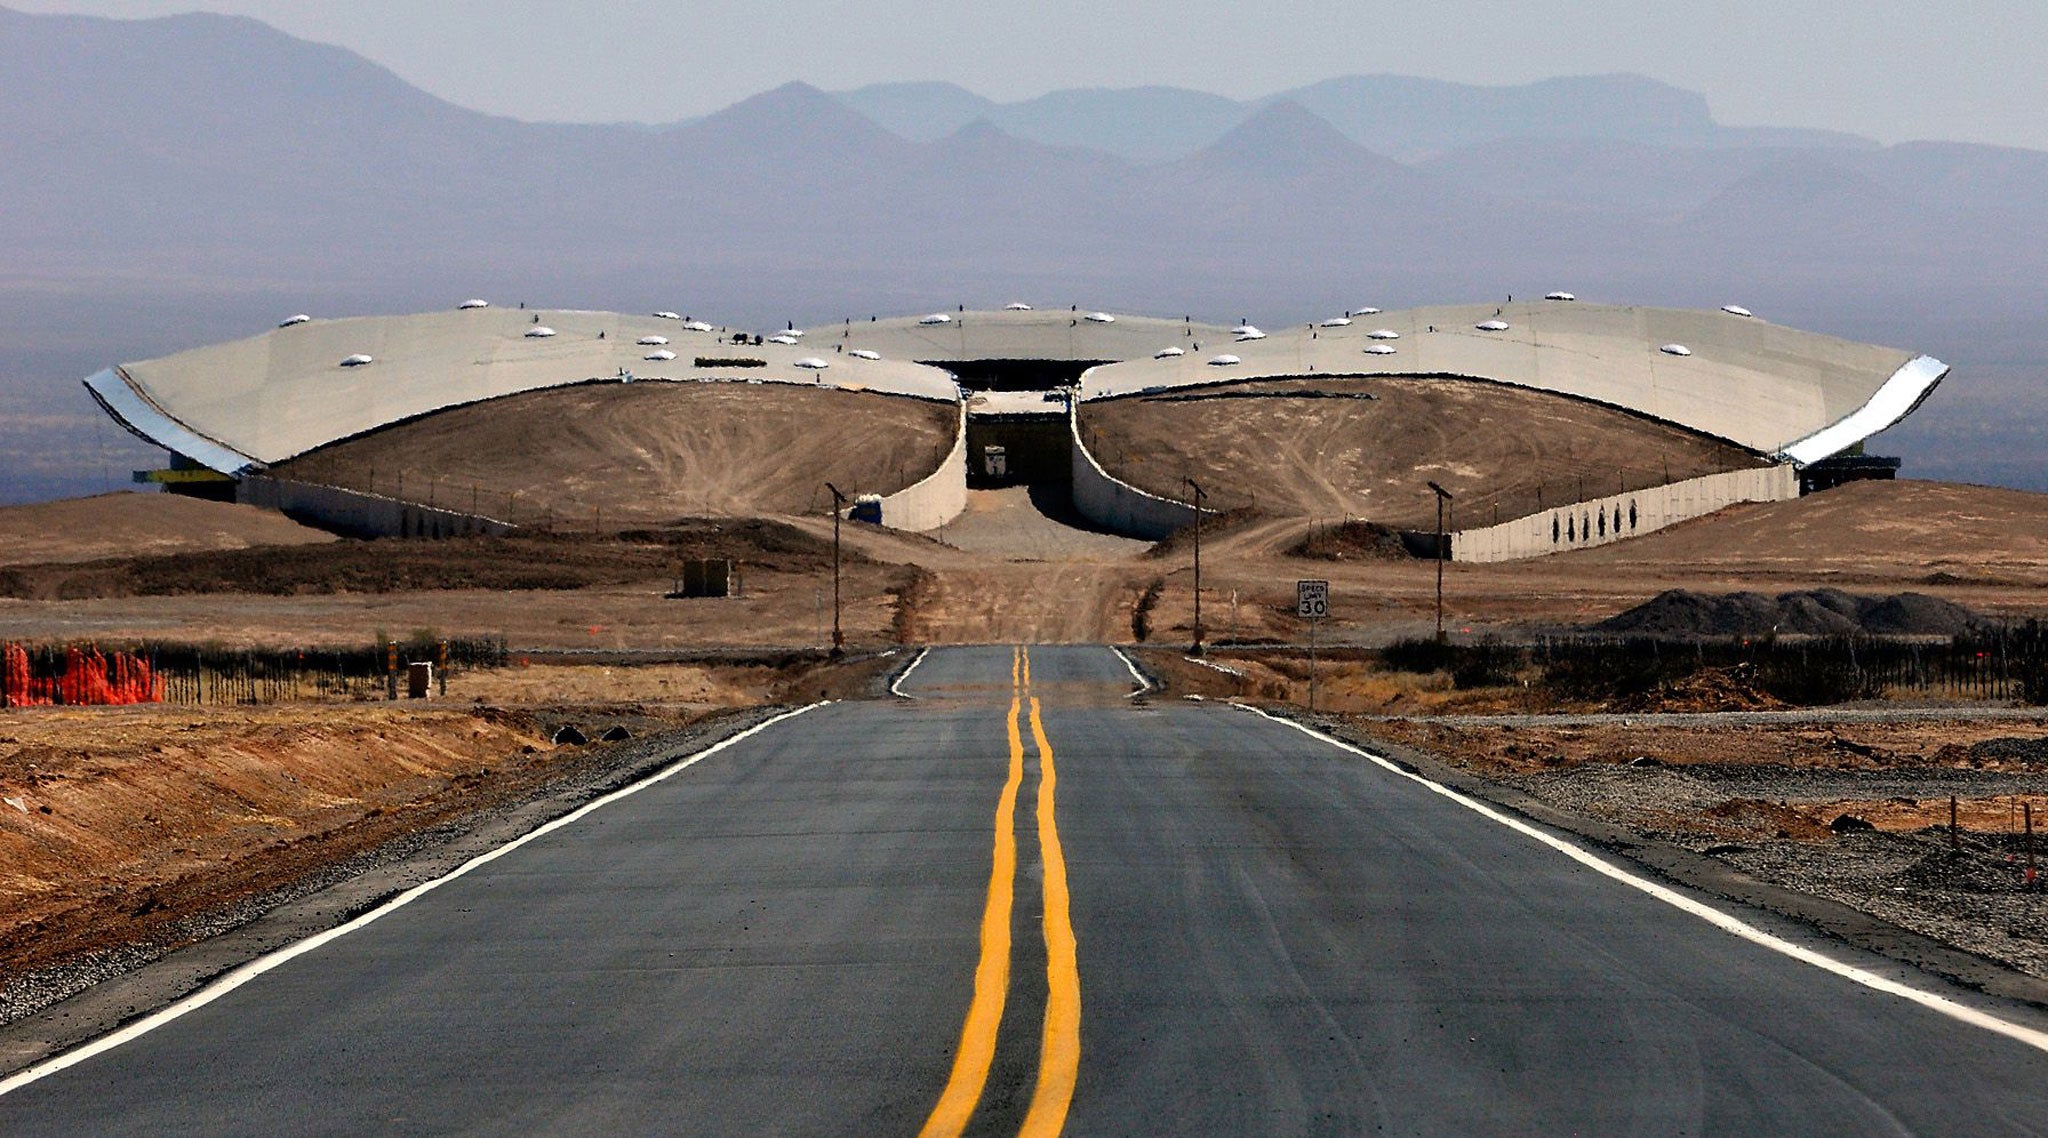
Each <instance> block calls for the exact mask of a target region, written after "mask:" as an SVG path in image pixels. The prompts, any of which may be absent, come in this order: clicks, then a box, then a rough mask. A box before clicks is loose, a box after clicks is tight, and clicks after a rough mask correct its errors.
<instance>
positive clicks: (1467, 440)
mask: <svg viewBox="0 0 2048 1138" xmlns="http://www.w3.org/2000/svg"><path fill="white" fill-rule="evenodd" d="M1308 391H1326V392H1331V393H1336V394H1350V395H1369V396H1371V398H1369V399H1357V398H1352V399H1304V398H1299V397H1298V396H1299V395H1300V394H1302V393H1305V392H1308ZM1260 393H1265V394H1268V395H1270V396H1271V397H1270V398H1223V397H1221V396H1224V395H1235V396H1244V395H1256V394H1260ZM1214 395H1215V396H1216V397H1212V398H1206V399H1202V398H1190V397H1188V396H1187V395H1173V396H1152V397H1134V398H1127V399H1114V400H1103V401H1098V402H1094V403H1088V404H1085V405H1083V407H1082V410H1081V421H1082V426H1083V430H1084V437H1085V438H1086V439H1087V440H1088V444H1089V447H1090V449H1091V450H1092V451H1093V452H1094V453H1095V457H1096V458H1097V459H1098V460H1099V461H1101V462H1102V464H1103V465H1104V467H1105V468H1107V469H1108V470H1109V472H1110V473H1112V474H1114V475H1116V476H1117V477H1119V478H1122V479H1124V480H1126V481H1128V482H1131V483H1132V484H1133V485H1136V486H1138V487H1140V488H1141V489H1144V490H1147V491H1149V492H1151V493H1154V494H1159V495H1161V496H1163V497H1169V498H1177V497H1179V496H1180V495H1181V494H1182V493H1184V492H1185V488H1184V485H1183V482H1182V480H1183V479H1185V478H1189V477H1192V478H1194V479H1196V480H1197V481H1199V482H1200V483H1202V485H1203V486H1204V488H1205V489H1207V490H1208V492H1209V494H1210V496H1211V505H1213V506H1216V507H1218V508H1221V509H1226V510H1229V509H1238V508H1243V507H1252V508H1256V509H1258V510H1260V511H1262V512H1264V513H1266V514H1270V515H1289V516H1298V517H1326V518H1336V517H1357V518H1367V519H1371V520H1373V521H1377V522H1381V523H1384V524H1386V525H1391V526H1396V527H1404V528H1421V527H1425V526H1431V525H1434V524H1435V520H1436V513H1435V511H1436V499H1435V497H1434V496H1433V495H1432V494H1431V492H1430V490H1429V486H1428V483H1429V482H1430V481H1432V480H1434V481H1436V482H1437V483H1439V484H1441V485H1443V486H1444V487H1445V488H1447V489H1449V490H1450V491H1451V492H1452V493H1454V494H1456V495H1457V496H1458V503H1457V505H1458V511H1457V516H1458V518H1459V520H1460V521H1461V522H1463V523H1464V524H1468V525H1470V524H1486V523H1490V522H1492V521H1496V520H1506V519H1508V518H1512V517H1518V516H1521V515H1523V514H1528V513H1532V512H1534V511H1535V510H1537V509H1540V508H1541V506H1542V503H1544V502H1547V503H1549V504H1550V505H1557V504H1558V503H1560V502H1569V501H1578V500H1580V499H1583V498H1586V497H1597V496H1599V495H1602V494H1613V493H1617V492H1619V491H1621V490H1622V489H1624V488H1625V487H1638V488H1640V487H1643V486H1648V485H1656V484H1660V483H1664V482H1670V481H1675V480H1678V479H1683V478H1692V477H1696V476H1698V475H1701V474H1712V473H1717V472H1719V471H1724V470H1736V469H1741V468H1744V467H1750V466H1756V465H1758V464H1759V463H1760V461H1761V460H1759V459H1758V458H1757V457H1756V456H1755V455H1753V454H1750V453H1749V452H1747V451H1744V450H1742V449H1741V448H1739V447H1734V446H1731V445H1729V444H1727V443H1724V442H1721V441H1719V440H1716V439H1711V438H1708V437H1707V436H1705V435H1700V434H1696V433H1694V432H1690V431H1685V430H1681V429H1679V428H1677V427H1673V426H1670V425H1668V424H1663V423H1657V422H1653V421H1651V420H1648V419H1644V418H1641V417H1638V416H1634V415H1629V414H1627V413H1625V412H1622V411H1618V410H1615V409H1613V408H1610V407H1602V406H1599V405H1597V404H1592V403H1587V402H1584V401H1581V400H1574V399H1567V398H1563V397H1560V396H1556V395H1549V394H1545V393H1541V392H1535V391H1527V390H1523V389H1520V388H1514V387H1508V386H1505V385H1502V384H1492V383H1481V382H1476V381H1471V380H1455V379H1402V378H1393V379H1387V378H1375V379H1336V378H1330V379H1303V380H1278V381H1266V382H1256V383H1246V384H1233V385H1231V386H1229V387H1227V388H1222V389H1218V390H1217V391H1216V392H1215V393H1214ZM1496 513H1497V514H1498V517H1497V518H1496V517H1495V514H1496Z"/></svg>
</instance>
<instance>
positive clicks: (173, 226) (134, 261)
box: [0, 8, 2048, 499]
mask: <svg viewBox="0 0 2048 1138" xmlns="http://www.w3.org/2000/svg"><path fill="white" fill-rule="evenodd" d="M0 158H4V161H0V250H5V251H6V255H5V257H4V258H0V499H4V498H7V497H10V496H13V497H20V496H22V494H23V493H24V491H22V490H21V489H20V488H19V486H18V485H17V486H15V487H10V486H8V485H6V484H5V483H6V481H7V479H8V477H9V475H8V471H9V469H10V464H9V455H10V451H9V447H10V446H11V447H15V448H16V450H15V451H14V452H13V453H14V454H15V455H16V456H17V457H19V456H20V455H23V454H26V453H27V451H25V450H23V449H21V448H41V449H39V450H37V462H38V463H41V464H43V465H45V466H47V464H48V463H49V461H50V456H49V454H48V453H46V452H47V450H48V446H49V440H50V439H52V438H54V437H56V436H55V435H53V434H52V433H51V432H52V428H51V426H50V422H49V420H50V414H51V412H52V411H53V410H58V411H61V412H62V414H61V415H59V416H58V417H59V418H62V417H63V415H70V414H72V413H73V412H74V411H75V412H76V413H77V415H78V421H79V422H80V423H87V422H91V421H92V415H93V414H94V413H93V412H91V411H90V409H89V408H85V407H81V406H79V403H80V400H81V398H82V397H80V396H78V395H76V394H75V384H76V380H77V378H78V377H79V376H80V375H82V374H84V373H85V372H87V371H90V370H92V369H93V368H94V367H97V366H100V365H102V364H105V363H109V362H113V361H115V360H118V359H131V358H138V357H142V356H148V355H155V354H161V353H163V352H167V351H171V350H175V349H177V348H181V347H186V346H191V345H195V344H199V343H205V342H208V341H211V340H216V339H221V338H225V337H228V336H233V335H242V334H246V333H248V332H251V331H254V330H256V329H257V328H260V327H263V326H266V324H267V322H269V321H270V320H272V319H274V318H275V317H276V316H278V315H281V314H283V313H286V312H291V311H302V310H303V311H314V312H320V313H323V314H331V313H342V312H352V311H394V310H408V309H416V308H423V307H437V306H441V305H445V304H447V303H450V302H451V299H454V300H459V299H461V298H462V297H466V296H470V295H481V296H487V297H491V298H493V299H496V300H499V301H501V302H513V301H519V300H529V301H532V302H534V303H536V304H549V305H561V304H573V305H577V306H588V307H616V308H626V309H651V308H673V309H677V310H683V309H689V310H691V311H692V312H693V313H702V314H705V315H709V316H713V317H716V318H718V319H721V320H725V321H736V322H741V323H753V324H756V325H760V326H764V327H765V326H770V325H779V324H780V323H781V322H782V321H783V320H785V319H794V320H799V321H804V322H812V321H817V320H824V319H834V318H837V317H839V316H842V315H849V314H852V313H854V312H860V313H869V312H893V311H909V310H915V309H919V308H925V307H940V306H948V307H949V306H951V305H952V304H953V303H956V302H968V303H1000V302H1003V301H1006V300H1009V299H1012V298H1016V297H1023V298H1027V299H1032V300H1036V301H1039V302H1042V303H1060V304H1065V303H1083V304H1090V305H1095V306H1100V305H1105V304H1107V305H1120V306H1125V307H1129V308H1132V309H1137V310H1148V311H1154V312H1161V313H1169V314H1183V313H1186V314H1192V315H1196V316H1197V317H1198V318H1200V317H1208V318H1213V319H1225V320H1232V321H1234V320H1235V319H1236V318H1239V317H1252V318H1255V319H1257V320H1258V321H1260V322H1262V323H1269V324H1285V323H1288V322H1290V321H1299V320H1307V319H1311V318H1315V317H1319V316H1324V315H1328V314H1330V313H1332V312H1335V311H1337V310H1338V309H1341V308H1344V307H1355V306H1358V305H1362V304H1374V305H1379V306H1382V307H1392V306H1395V305H1403V304H1410V303H1419V302H1428V301H1439V300H1451V299H1470V298H1475V297H1485V296H1492V295H1496V294H1499V295H1503V296H1504V295H1506V294H1508V293H1511V292H1512V293H1540V292H1542V291H1545V290H1547V289H1551V288H1570V289H1573V290H1574V291H1576V292H1578V293H1580V294H1581V295H1583V296H1587V297H1589V298H1593V297H1597V298H1600V299H1606V300H1622V301H1640V302H1644V303H1675V304H1691V305H1708V304H1721V303H1727V302H1731V301H1739V302H1741V303H1744V304H1748V305H1750V306H1751V307H1753V308H1756V309H1757V310H1758V311H1759V312H1760V313H1763V314H1765V315H1767V316H1770V317H1772V318H1775V319H1780V320H1782V321H1784V322H1786V323H1793V324H1798V325H1801V326H1804V327H1810V328H1815V329H1817V330H1822V331H1831V332H1836V333H1838V334H1842V335H1847V336H1852V337H1855V338H1858V339H1867V340H1873V341H1876V342H1881V343H1891V344H1897V345H1900V346H1905V347H1913V348H1918V349H1921V350H1925V351H1930V352H1933V353H1935V354H1937V355H1941V356H1943V358H1945V359H1948V360H1950V362H1952V363H1954V364H1956V365H1957V373H1956V378H1955V379H1954V380H1952V381H1951V384H1950V385H1949V387H1947V388H1945V389H1944V390H1943V392H1942V393H1941V394H1939V395H1937V397H1936V400H1935V401H1934V402H1933V403H1931V404H1930V405H1929V407H1928V408H1927V409H1925V410H1923V411H1922V412H1921V414H1920V415H1918V416H1916V418H1915V420H1914V421H1913V422H1912V423H1910V424H1909V425H1908V426H1907V427H1905V428H1902V429H1901V430H1900V431H1898V432H1894V435H1893V436H1892V437H1891V438H1888V439H1885V440H1880V442H1881V443H1886V442H1893V441H1896V442H1897V443H1898V444H1899V445H1897V446H1895V447H1894V449H1896V450H1901V451H1905V452H1907V456H1908V458H1909V462H1910V463H1911V465H1910V466H1909V470H1918V471H1920V472H1922V473H1946V474H1951V475H1955V474H1961V475H1971V476H1976V477H1981V478H1985V479H1988V480H1996V481H2005V482H2010V483H2014V484H2021V485H2035V486H2039V487H2041V488H2048V468H2044V465H2043V459H2042V457H2041V456H2042V454H2043V453H2044V452H2048V447H2043V446H2041V445H2040V444H2041V443H2042V441H2043V440H2042V437H2041V435H2040V434H2039V432H2038V429H2036V428H2032V427H2030V426H2027V424H2028V423H2030V422H2038V421H2041V420H2042V419H2044V418H2048V414H2044V412H2048V396H2044V395H2042V393H2041V386H2042V385H2041V383H2040V379H2039V377H2040V376H2041V375H2042V374H2043V373H2044V372H2048V363H2044V361H2048V349H2044V347H2043V345H2042V335H2041V332H2040V330H2039V329H2038V328H2036V327H2035V325H2034V322H2035V320H2036V319H2037V317H2038V313H2039V308H2040V302H2039V300H2038V298H2037V296H2036V295H2035V293H2036V290H2037V289H2038V288H2039V285H2038V283H2037V282H2039V281H2041V280H2042V279H2044V274H2048V154H2044V153H2041V152H2034V151H2023V150H2011V149H2000V148H1995V147H1986V146H1976V145H1965V144H1957V143H1941V142H1925V143H1911V144H1905V145H1898V146H1890V147H1881V146H1879V145H1877V144H1876V143H1874V142H1872V141H1870V140H1868V139H1861V138H1856V137H1853V136H1849V135H1842V134H1834V133H1829V132H1821V131H1805V130H1780V129H1775V128H1759V127H1726V126H1722V125H1719V124H1717V123H1716V122H1714V120H1713V117H1712V115H1711V114H1710V112H1709V109H1708V107H1707V104H1706V101H1705V100H1704V99H1703V98H1701V97H1700V96H1699V95H1696V94H1693V93H1691V92H1686V91H1682V90H1678V89H1676V88H1672V87H1669V86H1666V85H1663V84H1660V83H1656V82H1654V81H1651V80H1648V79H1643V78H1639V77H1635V76H1626V75H1621V76H1599V77H1589V78H1567V79H1556V80H1549V81H1545V82H1541V83H1533V84H1528V85H1526V86H1520V87H1501V88H1486V87H1472V86H1465V85H1460V84H1451V83H1442V82H1437V81H1432V80H1421V79H1411V78H1404V77H1399V76H1359V77H1352V78H1344V79H1333V80H1329V81H1327V82H1323V83H1317V84H1314V85H1311V86H1308V87H1303V88H1299V89H1296V90H1293V91H1285V92H1278V93H1276V94H1274V95H1272V96H1270V97H1267V98H1262V99H1255V100H1249V101H1244V102H1239V101H1235V100H1231V99H1226V98H1223V97H1221V96H1216V95H1209V94H1204V93H1201V92H1195V91H1185V90H1178V89H1171V88H1135V89H1127V90H1085V91H1062V92H1054V93H1052V94H1049V95H1045V96H1042V97H1040V98H1037V99H1032V100H1028V101H1025V102H1019V103H996V102H992V101H990V100H987V99H984V98H981V97H980V96H978V95H975V94H973V93H972V92H969V91H966V90H964V89H962V88H959V87H956V86H952V85H950V84H937V83H919V84H887V85H882V86H876V87H866V88H862V89H860V90H856V91H848V92H841V93H838V94H828V93H826V92H823V91H820V90H818V89H816V88H813V87H810V86H807V85H804V84H800V83H792V84H789V85H787V86H784V87H781V88H777V89H776V90H773V91H769V92H766V93H763V94H760V95H756V96H754V97H752V98H749V99H746V100H742V101H741V102H739V103H736V104H734V105H733V106H731V107H728V108H726V109H724V110H722V111H719V112H717V113H715V114H712V115H708V116H705V117H703V118H700V119H696V120H692V121H689V122H684V123H677V124H671V125H667V126H660V127H643V126H620V125H562V124H537V123H526V122H520V121H516V120H512V119H507V118H502V117H495V116H490V115H485V114H480V113H477V112H473V111H469V110H466V109H463V108H461V107H457V106H454V105H452V104H449V103H447V102H445V101H442V100H439V99H437V98H434V97H433V96H430V95H428V94H426V93H424V92H422V91H419V90H418V89H416V88H413V87H411V86H409V85H407V84H406V83H404V82H403V81H401V80H400V79H398V78H397V77H396V76H394V75H392V74H390V73H389V72H388V71H386V70H384V69H383V68H381V67H378V66H377V65H375V64H372V63H370V62H369V61H367V60H364V59H363V58H361V57H359V56H356V55H353V54H351V53H349V52H347V51H344V50H341V49H338V48H333V47H328V46H322V45H317V44H311V43H307V42H304V41H301V40H296V39H293V38H291V37H289V36H286V35H284V34H283V33H280V32H278V31H276V30H274V29H271V28H269V27H267V26H265V25H263V24H260V23H257V22H255V21H252V20H248V19H242V18H235V17H223V16H211V15H187V16H175V17H169V18H164V19H155V20H141V21H113V20H103V19H95V18H88V17H73V16H42V15H28V14H24V13H19V12H14V11H11V10H8V9H5V8H0ZM1973 385H1974V386H1973ZM1958 392H1961V394H1960V395H1958V394H1957V393H1958ZM1973 400H1974V401H1973ZM2030 401H2031V402H2030ZM1944 408H1949V409H1951V410H1953V409H1958V408H1960V409H1963V410H1962V411H1961V412H1958V413H1956V414H1950V413H1949V412H1948V411H1945V410H1944ZM10 414H12V415H14V416H15V417H16V419H17V421H19V420H22V419H25V418H26V417H28V416H32V415H34V416H41V417H40V418H39V419H38V420H37V422H38V423H39V424H40V425H39V426H38V427H36V428H35V430H34V431H30V432H27V433H24V432H23V430H22V429H16V430H15V432H14V433H13V434H9V433H8V432H9V428H8V427H6V426H5V416H8V415H10ZM80 429H81V430H83V429H85V428H84V427H80ZM1916 431H1917V432H1919V433H1918V434H1915V432H1916ZM59 433H61V432H59ZM10 439H12V440H13V441H12V442H10V441H9V440H10ZM59 466H61V463H59ZM12 469H13V470H16V471H20V470H22V469H26V467H25V466H24V465H23V464H22V463H21V462H19V461H17V462H16V463H15V464H14V465H13V466H12ZM52 477H57V478H59V479H60V480H61V478H62V475H61V473H60V474H59V475H53V476H52ZM36 492H38V491H27V493H36Z"/></svg>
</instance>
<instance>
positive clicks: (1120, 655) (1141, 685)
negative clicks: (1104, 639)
mask: <svg viewBox="0 0 2048 1138" xmlns="http://www.w3.org/2000/svg"><path fill="white" fill-rule="evenodd" d="M1109 650H1110V651H1111V652H1114V653H1116V658H1117V659H1119V660H1122V661H1123V662H1124V668H1125V670H1126V671H1128V672H1130V673H1131V678H1132V679H1134V680H1136V681H1138V690H1137V691H1134V692H1132V693H1131V694H1130V695H1127V696H1125V697H1124V698H1125V699H1135V698H1137V697H1138V696H1141V695H1144V694H1145V693H1146V692H1148V691H1151V690H1152V681H1151V680H1148V679H1146V678H1145V673H1143V672H1141V671H1139V670H1138V666H1137V665H1136V664H1133V663H1131V658H1130V657H1129V656H1126V655H1124V650H1123V649H1121V648H1118V647H1117V646H1116V645H1114V644H1112V645H1110V646H1109Z"/></svg>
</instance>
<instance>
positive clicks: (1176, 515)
mask: <svg viewBox="0 0 2048 1138" xmlns="http://www.w3.org/2000/svg"><path fill="white" fill-rule="evenodd" d="M1067 433H1068V435H1069V436H1070V437H1071V438H1072V439H1073V457H1074V508H1075V509H1077V510H1079V511H1081V516H1082V517H1085V518H1087V519H1088V520H1089V521H1091V522H1094V523H1095V524H1096V525H1099V526H1101V527H1103V528H1104V529H1108V530H1113V531H1115V532H1117V533H1121V534H1125V535H1128V536H1130V537H1141V538H1144V539H1146V540H1148V541H1158V540H1159V539H1161V538H1163V537H1166V536H1168V535H1169V534H1171V533H1173V531H1175V530H1177V529H1179V528H1181V527H1182V526H1184V525H1187V524H1188V523H1189V522H1192V521H1194V520H1195V510H1194V507H1192V506H1190V505H1188V504H1187V503H1186V502H1176V501H1174V500H1173V499H1171V498H1161V497H1160V496H1159V495H1157V494H1147V493H1146V492H1144V491H1143V490H1140V489H1138V488H1137V487H1136V486H1133V485H1131V484H1130V483H1128V482H1122V481H1119V480H1118V479H1116V478H1113V477H1111V476H1110V473H1109V472H1108V471H1106V470H1104V469H1102V464H1101V463H1099V462H1097V461H1095V456H1094V455H1092V454H1089V453H1088V447H1087V445H1086V444H1084V443H1082V442H1081V420H1080V418H1079V412H1078V409H1077V408H1076V407H1075V406H1071V405H1070V406H1069V407H1068V408H1067Z"/></svg>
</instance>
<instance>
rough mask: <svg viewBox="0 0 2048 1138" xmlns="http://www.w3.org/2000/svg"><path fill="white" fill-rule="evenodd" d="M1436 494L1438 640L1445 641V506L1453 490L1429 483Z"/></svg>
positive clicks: (1446, 549)
mask: <svg viewBox="0 0 2048 1138" xmlns="http://www.w3.org/2000/svg"><path fill="white" fill-rule="evenodd" d="M1429 488H1430V490H1431V491H1433V492H1435V494H1436V642H1437V643H1438V644H1442V643H1443V642H1444V561H1445V559H1446V555H1448V554H1449V553H1450V548H1449V543H1448V542H1447V541H1446V540H1445V538H1444V507H1445V506H1447V505H1449V504H1450V501H1451V497H1452V495H1451V492H1450V491H1449V490H1446V489H1444V488H1443V487H1441V486H1439V485H1437V484H1436V483H1434V482H1431V483H1430V484H1429Z"/></svg>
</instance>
